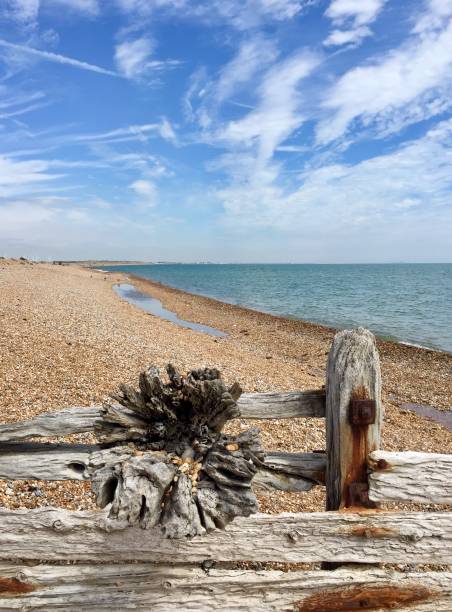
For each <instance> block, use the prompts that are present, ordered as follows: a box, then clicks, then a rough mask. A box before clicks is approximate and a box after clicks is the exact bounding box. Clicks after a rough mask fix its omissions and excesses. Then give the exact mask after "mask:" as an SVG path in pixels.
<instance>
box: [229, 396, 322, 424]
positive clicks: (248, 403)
mask: <svg viewBox="0 0 452 612" xmlns="http://www.w3.org/2000/svg"><path fill="white" fill-rule="evenodd" d="M237 403H238V406H239V408H240V413H241V416H242V417H243V418H244V419H290V418H293V417H324V416H325V390H324V389H320V390H315V391H291V392H287V393H244V394H243V395H241V396H240V398H239V401H238V402H237Z"/></svg>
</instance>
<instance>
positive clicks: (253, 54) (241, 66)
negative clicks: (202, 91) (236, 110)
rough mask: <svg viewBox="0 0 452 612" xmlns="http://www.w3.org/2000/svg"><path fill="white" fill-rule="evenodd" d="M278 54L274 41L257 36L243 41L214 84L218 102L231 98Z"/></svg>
mask: <svg viewBox="0 0 452 612" xmlns="http://www.w3.org/2000/svg"><path fill="white" fill-rule="evenodd" d="M277 56H278V51H277V49H276V46H275V44H274V42H272V41H270V40H267V39H265V38H263V37H262V36H256V37H254V38H252V39H248V40H246V41H245V42H243V43H242V44H241V45H240V47H239V50H238V52H237V54H236V55H235V56H234V58H233V59H232V60H231V61H230V62H228V63H227V64H226V65H225V66H224V67H223V68H222V70H221V73H220V77H219V79H218V81H217V82H216V83H215V85H214V97H215V100H216V101H217V102H218V103H221V102H223V101H224V100H227V99H229V98H230V96H231V95H232V94H233V93H235V92H236V91H237V89H239V88H240V87H241V86H243V85H246V84H249V83H250V81H251V79H253V78H254V77H255V75H256V74H257V73H259V72H261V71H262V70H264V69H265V68H266V67H267V66H268V65H269V64H270V63H272V62H273V61H274V60H275V59H276V58H277Z"/></svg>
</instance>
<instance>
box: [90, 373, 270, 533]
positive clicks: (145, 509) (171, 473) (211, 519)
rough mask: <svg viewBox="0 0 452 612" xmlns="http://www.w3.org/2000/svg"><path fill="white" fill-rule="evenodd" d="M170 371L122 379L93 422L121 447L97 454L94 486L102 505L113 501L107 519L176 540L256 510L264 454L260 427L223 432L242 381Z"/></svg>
mask: <svg viewBox="0 0 452 612" xmlns="http://www.w3.org/2000/svg"><path fill="white" fill-rule="evenodd" d="M167 373H168V378H169V381H168V382H164V381H163V380H162V378H161V377H160V374H159V372H158V370H157V369H156V368H150V369H149V370H147V371H145V372H142V373H141V375H140V379H139V390H138V391H136V390H135V389H133V387H131V386H129V385H122V386H121V388H120V391H119V393H117V394H116V395H115V396H114V399H115V400H116V401H115V402H114V403H112V404H108V405H106V406H105V407H104V409H103V415H102V419H99V420H98V421H96V423H95V430H96V432H97V434H98V436H99V439H100V441H101V442H102V443H108V444H111V443H114V444H117V443H120V444H121V445H122V446H121V447H118V448H117V449H116V450H117V455H116V456H115V455H113V460H110V459H109V460H107V461H105V459H101V457H102V456H100V457H99V465H98V466H97V468H95V469H94V470H93V472H92V485H93V490H94V492H95V494H96V499H97V503H98V505H99V506H101V507H102V508H104V507H106V506H107V505H108V504H111V506H110V509H109V517H110V519H113V520H116V521H119V523H125V524H130V525H140V526H141V527H143V528H152V527H155V526H156V525H160V526H161V527H162V528H163V530H164V533H165V535H166V536H167V537H170V538H178V537H184V536H194V535H199V534H202V533H205V531H210V530H212V529H214V528H216V527H218V528H224V527H225V526H226V525H227V524H228V523H229V522H230V521H231V520H232V519H233V518H234V517H235V516H249V515H250V514H252V513H254V512H256V511H257V509H258V505H257V500H256V497H255V494H254V492H253V490H252V488H251V481H252V479H253V476H254V475H255V473H256V472H257V469H258V466H259V465H262V462H263V459H264V453H263V450H262V448H261V445H260V439H259V432H258V430H257V429H249V430H248V431H246V432H243V433H241V434H240V435H238V436H229V435H225V434H222V433H221V431H222V428H223V426H224V424H225V423H226V421H227V420H229V419H232V418H234V417H236V416H238V414H239V411H238V408H237V403H236V400H237V399H238V397H239V396H240V393H241V389H240V387H239V386H238V385H237V384H235V385H233V386H232V387H230V388H229V389H228V388H227V387H226V386H225V384H224V382H223V381H222V379H221V376H220V373H219V371H218V370H216V369H203V370H193V371H191V372H190V373H189V374H188V375H187V377H182V376H181V375H180V374H179V373H178V372H177V371H176V370H175V369H174V367H173V366H171V365H168V367H167ZM125 443H128V448H125V447H124V444H125ZM110 457H111V456H110Z"/></svg>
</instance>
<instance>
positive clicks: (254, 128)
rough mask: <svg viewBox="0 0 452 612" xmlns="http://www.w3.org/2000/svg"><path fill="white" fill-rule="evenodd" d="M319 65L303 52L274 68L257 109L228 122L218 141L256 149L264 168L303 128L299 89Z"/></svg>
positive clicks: (262, 88)
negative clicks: (277, 150) (276, 151)
mask: <svg viewBox="0 0 452 612" xmlns="http://www.w3.org/2000/svg"><path fill="white" fill-rule="evenodd" d="M318 62H319V58H318V57H316V56H314V55H312V54H309V53H305V52H301V53H297V54H295V55H293V56H291V57H289V58H287V59H285V60H283V61H281V62H279V63H277V64H275V65H274V66H273V67H272V68H271V69H270V70H269V71H268V72H267V73H266V74H265V75H264V78H263V80H262V83H261V85H260V86H259V87H258V96H259V102H258V104H257V106H256V108H255V109H254V110H252V111H251V112H249V113H248V114H247V115H245V117H244V118H243V119H239V120H237V121H231V122H229V123H228V124H227V125H226V126H225V127H224V128H223V130H221V132H220V133H219V134H218V136H219V139H220V140H222V141H224V142H225V143H226V144H228V145H229V146H233V147H245V148H249V147H255V148H256V154H257V162H258V165H260V166H262V165H265V164H266V162H267V161H269V160H270V159H271V157H272V156H273V153H274V151H275V149H276V148H277V147H278V145H280V144H281V143H282V142H284V140H285V139H286V138H287V137H288V136H289V135H290V134H291V133H292V132H293V131H294V130H295V129H296V128H298V127H299V126H300V125H301V124H302V122H303V120H304V117H303V114H302V112H301V108H300V104H301V99H300V94H299V91H298V87H299V84H300V82H301V81H302V80H303V79H304V78H306V77H307V76H308V75H309V74H310V73H311V72H312V71H313V70H314V68H315V67H316V66H317V65H318Z"/></svg>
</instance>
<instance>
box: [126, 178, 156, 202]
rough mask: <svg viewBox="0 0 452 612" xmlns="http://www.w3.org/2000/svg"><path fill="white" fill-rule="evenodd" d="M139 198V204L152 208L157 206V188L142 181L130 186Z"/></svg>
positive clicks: (149, 182) (148, 182) (150, 183)
mask: <svg viewBox="0 0 452 612" xmlns="http://www.w3.org/2000/svg"><path fill="white" fill-rule="evenodd" d="M130 188H131V189H132V190H133V191H134V192H135V193H136V195H137V196H138V198H139V204H140V205H142V206H146V207H148V208H152V207H154V206H155V205H156V204H157V188H156V186H155V185H154V183H152V182H151V181H147V180H144V179H140V180H137V181H134V182H133V183H131V184H130Z"/></svg>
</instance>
